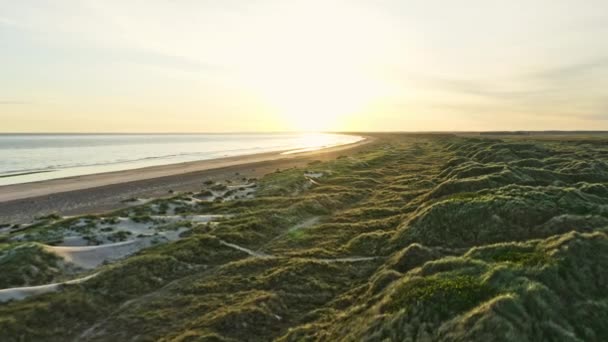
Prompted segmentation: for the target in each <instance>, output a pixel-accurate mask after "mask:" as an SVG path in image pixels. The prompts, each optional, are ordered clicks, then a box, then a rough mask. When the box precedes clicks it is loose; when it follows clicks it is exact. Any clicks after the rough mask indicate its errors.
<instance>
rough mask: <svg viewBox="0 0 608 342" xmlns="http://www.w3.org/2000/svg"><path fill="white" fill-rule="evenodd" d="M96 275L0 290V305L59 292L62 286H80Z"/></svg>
mask: <svg viewBox="0 0 608 342" xmlns="http://www.w3.org/2000/svg"><path fill="white" fill-rule="evenodd" d="M96 275H97V273H95V274H92V275H90V276H87V277H84V278H78V279H74V280H70V281H65V282H62V283H54V284H48V285H40V286H26V287H13V288H10V289H4V290H0V303H1V302H6V301H9V300H20V299H24V298H27V297H30V296H34V295H39V294H43V293H49V292H55V291H59V289H61V287H62V286H63V285H73V284H80V283H82V282H84V281H87V280H89V279H91V278H93V277H94V276H96Z"/></svg>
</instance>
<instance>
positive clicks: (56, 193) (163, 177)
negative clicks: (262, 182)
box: [0, 136, 375, 224]
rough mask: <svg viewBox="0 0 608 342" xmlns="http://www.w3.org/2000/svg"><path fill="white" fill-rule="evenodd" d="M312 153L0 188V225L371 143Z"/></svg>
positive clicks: (114, 204)
mask: <svg viewBox="0 0 608 342" xmlns="http://www.w3.org/2000/svg"><path fill="white" fill-rule="evenodd" d="M374 140H375V139H374V138H372V137H367V136H366V137H365V139H364V140H361V141H359V142H357V143H353V144H346V145H340V146H335V147H330V148H325V149H321V150H316V151H309V152H302V153H293V154H283V152H284V151H278V152H269V153H260V154H252V155H246V156H237V157H229V158H219V159H212V160H202V161H195V162H188V163H180V164H171V165H162V166H153V167H146V168H141V169H134V170H125V171H117V172H108V173H100V174H93V175H84V176H76V177H69V178H61V179H52V180H46V181H41V182H33V183H24V184H15V185H6V186H0V223H2V224H9V223H10V224H15V223H24V222H29V221H31V220H32V219H34V218H35V217H38V216H43V215H48V214H53V213H54V214H59V215H82V214H97V213H102V212H107V211H110V210H115V209H119V208H122V207H126V206H129V202H128V201H127V200H129V199H133V198H158V197H166V196H170V194H171V193H173V192H180V191H200V190H201V185H202V182H204V181H206V180H212V181H221V180H226V179H230V180H240V179H241V178H243V177H245V178H252V177H261V176H263V175H265V174H267V173H270V172H274V171H275V170H277V169H287V168H292V167H304V166H306V165H307V164H308V163H309V162H311V161H314V160H330V159H335V158H337V157H338V156H342V155H349V154H352V153H356V152H357V151H358V150H359V149H360V148H362V146H364V145H366V144H369V143H371V142H373V141H374Z"/></svg>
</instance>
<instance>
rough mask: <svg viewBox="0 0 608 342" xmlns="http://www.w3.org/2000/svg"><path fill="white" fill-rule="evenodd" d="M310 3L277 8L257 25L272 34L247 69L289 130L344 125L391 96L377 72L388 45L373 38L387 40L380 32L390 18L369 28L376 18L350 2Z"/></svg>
mask: <svg viewBox="0 0 608 342" xmlns="http://www.w3.org/2000/svg"><path fill="white" fill-rule="evenodd" d="M302 4H304V5H302V6H293V5H292V6H285V8H283V10H281V11H278V12H277V13H275V14H274V15H272V14H271V13H269V14H268V15H267V16H266V17H265V20H264V22H263V23H260V25H259V26H257V27H256V29H257V30H261V31H258V33H260V32H261V34H260V35H261V36H263V37H265V38H264V39H262V40H257V41H256V46H255V49H252V51H251V54H250V55H248V56H247V61H248V63H247V65H245V66H244V69H245V72H244V74H246V75H247V78H248V83H249V84H250V86H251V88H253V89H254V90H255V92H256V93H257V95H258V97H259V98H260V99H262V101H263V102H264V103H266V104H267V105H268V106H269V107H270V108H273V109H274V110H275V111H276V112H277V113H278V116H279V117H280V118H281V119H283V120H284V121H286V122H287V125H288V126H289V129H291V130H300V131H328V130H344V129H345V127H346V124H345V122H347V121H348V118H349V117H350V116H352V115H354V114H356V113H357V112H360V111H362V110H364V109H365V108H366V107H367V106H368V105H370V104H371V103H372V102H373V101H374V100H375V99H377V98H378V97H380V96H381V95H382V94H383V88H384V86H383V83H382V81H381V80H380V79H377V77H375V71H376V70H377V67H378V65H379V61H380V60H382V59H383V58H385V57H386V53H384V51H383V49H382V48H381V46H383V45H386V44H385V42H384V43H383V42H381V40H382V38H377V39H376V40H375V41H376V42H377V43H378V45H374V44H373V43H369V42H370V40H369V39H366V37H370V36H374V37H384V36H385V35H383V34H382V32H377V31H376V30H379V29H380V28H381V27H382V23H374V24H373V25H371V24H370V25H362V24H361V23H368V24H369V23H370V22H371V21H372V20H373V18H370V17H369V13H368V12H367V11H364V10H363V9H360V8H357V7H354V6H349V5H347V4H346V3H340V4H341V5H336V4H339V2H336V3H334V4H333V5H332V4H329V3H326V2H323V4H322V6H321V7H318V6H310V5H309V4H307V3H306V2H302ZM319 8H322V9H323V11H319ZM337 18H339V20H337ZM362 41H366V42H367V43H366V44H362V43H361V42H362ZM375 68H376V69H375Z"/></svg>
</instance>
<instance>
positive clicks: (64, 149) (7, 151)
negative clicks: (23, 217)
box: [0, 133, 362, 185]
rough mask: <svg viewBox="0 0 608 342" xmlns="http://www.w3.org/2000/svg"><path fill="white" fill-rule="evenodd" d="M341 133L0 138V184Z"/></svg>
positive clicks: (279, 147) (302, 143) (287, 144)
mask: <svg viewBox="0 0 608 342" xmlns="http://www.w3.org/2000/svg"><path fill="white" fill-rule="evenodd" d="M361 139H362V138H361V137H358V136H353V135H343V134H321V133H319V134H303V133H264V134H0V185H8V184H18V183H27V182H34V181H41V180H46V179H55V178H63V177H71V176H78V175H86V174H95V173H102V172H111V171H119V170H129V169H136V168H141V167H148V166H156V165H167V164H174V163H182V162H189V161H196V160H207V159H215V158H222V157H231V156H239V155H247V154H254V153H262V152H271V151H284V152H285V153H293V152H298V151H308V150H315V149H320V148H324V147H330V146H337V145H342V144H349V143H354V142H357V141H359V140H361Z"/></svg>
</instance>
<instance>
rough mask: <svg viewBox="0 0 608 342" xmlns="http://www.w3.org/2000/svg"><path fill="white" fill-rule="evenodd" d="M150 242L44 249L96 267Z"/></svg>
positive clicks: (78, 262)
mask: <svg viewBox="0 0 608 342" xmlns="http://www.w3.org/2000/svg"><path fill="white" fill-rule="evenodd" d="M149 244H150V241H149V239H140V240H132V241H125V242H117V243H111V244H106V245H99V246H74V247H67V246H46V245H45V246H44V250H46V251H47V252H49V253H53V254H55V255H57V256H59V257H61V258H63V259H64V260H65V261H66V262H69V263H71V264H74V265H76V266H78V267H81V268H84V269H92V268H95V267H97V266H99V265H101V264H103V263H104V262H110V261H115V260H118V259H121V258H124V257H126V256H128V255H131V254H133V253H135V252H137V251H139V250H141V249H142V248H145V247H147V246H148V245H149Z"/></svg>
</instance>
